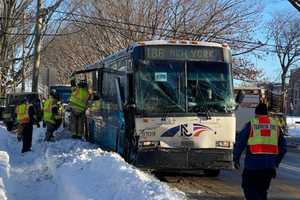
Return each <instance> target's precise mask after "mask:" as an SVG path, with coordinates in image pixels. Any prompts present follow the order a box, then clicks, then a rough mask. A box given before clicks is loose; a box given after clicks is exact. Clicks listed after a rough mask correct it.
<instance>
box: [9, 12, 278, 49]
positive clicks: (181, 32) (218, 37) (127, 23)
mask: <svg viewBox="0 0 300 200" xmlns="http://www.w3.org/2000/svg"><path fill="white" fill-rule="evenodd" d="M54 12H56V13H60V14H67V15H72V16H73V17H74V16H77V17H83V18H88V19H93V20H101V21H106V22H110V23H115V24H121V25H127V26H135V27H138V28H145V29H151V30H152V29H153V28H155V30H160V31H166V32H175V33H178V34H183V35H192V36H199V35H201V34H202V35H204V34H207V36H208V37H209V34H211V33H201V34H200V33H194V32H186V31H174V30H173V29H169V28H159V27H153V26H147V25H141V24H135V23H130V22H124V21H118V20H113V19H108V18H104V17H94V16H89V15H82V14H77V13H73V12H65V11H54ZM11 19H18V18H11ZM27 19H30V20H32V19H35V17H30V18H27ZM56 20H58V21H59V20H60V19H54V21H56ZM73 20H74V19H73ZM73 20H72V19H64V20H62V21H73ZM75 22H80V23H85V24H90V23H91V22H86V21H79V20H77V19H75ZM93 25H99V24H98V23H96V24H95V23H94V24H93ZM101 26H108V25H104V24H101ZM111 27H112V28H119V27H115V26H111ZM126 30H127V29H126ZM151 34H152V33H151ZM50 36H52V35H51V34H50ZM213 38H214V39H217V40H224V41H228V42H238V43H245V44H251V45H257V46H270V47H276V45H273V44H268V43H262V42H260V41H258V42H253V41H247V40H239V39H233V38H225V37H220V36H214V37H213Z"/></svg>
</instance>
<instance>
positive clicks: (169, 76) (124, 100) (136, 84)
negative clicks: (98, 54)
mask: <svg viewBox="0 0 300 200" xmlns="http://www.w3.org/2000/svg"><path fill="white" fill-rule="evenodd" d="M84 73H90V74H91V75H90V76H89V77H91V78H92V87H93V91H97V93H98V94H97V95H96V97H97V98H95V99H93V100H92V101H94V102H97V101H98V103H99V106H98V108H96V109H88V110H87V112H86V113H87V135H88V140H89V141H91V142H94V143H96V144H99V145H100V147H102V148H103V149H106V150H110V151H115V152H118V153H119V154H121V155H122V156H123V157H124V158H125V160H127V161H128V162H130V163H133V164H134V165H135V166H137V167H140V168H144V169H148V170H158V171H159V170H170V171H171V170H204V173H205V174H206V175H208V176H218V174H219V172H220V170H221V169H232V166H233V165H232V161H233V156H232V151H233V145H234V142H235V132H236V131H235V128H236V122H235V121H236V119H235V113H234V111H235V108H236V101H235V100H234V94H233V78H232V58H231V51H230V48H229V47H228V45H227V44H217V43H208V42H198V41H175V40H171V41H165V40H157V41H145V42H137V43H133V44H131V45H130V46H129V47H128V48H126V49H123V50H120V51H118V52H116V53H114V54H112V55H110V56H108V57H106V58H104V59H102V60H100V61H98V62H96V63H95V64H92V65H88V66H86V68H85V69H84V70H81V71H77V72H75V74H84ZM85 77H86V76H85Z"/></svg>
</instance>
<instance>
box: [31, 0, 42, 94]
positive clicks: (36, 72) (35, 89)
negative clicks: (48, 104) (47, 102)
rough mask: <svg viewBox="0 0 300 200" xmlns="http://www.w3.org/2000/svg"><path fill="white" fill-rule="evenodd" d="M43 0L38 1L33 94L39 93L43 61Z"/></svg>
mask: <svg viewBox="0 0 300 200" xmlns="http://www.w3.org/2000/svg"><path fill="white" fill-rule="evenodd" d="M42 12H43V0H37V11H36V26H35V40H34V63H33V70H32V83H31V84H32V88H31V90H32V92H38V81H39V69H40V60H41V54H40V53H41V48H42V44H41V31H42V28H43V14H42Z"/></svg>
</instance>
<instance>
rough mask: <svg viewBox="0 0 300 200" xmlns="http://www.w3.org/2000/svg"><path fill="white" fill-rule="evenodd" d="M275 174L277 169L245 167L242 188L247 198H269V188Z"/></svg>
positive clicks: (255, 199) (254, 199)
mask: <svg viewBox="0 0 300 200" xmlns="http://www.w3.org/2000/svg"><path fill="white" fill-rule="evenodd" d="M275 176H276V170H275V169H265V170H247V169H244V171H243V175H242V188H243V190H244V195H245V198H246V200H267V195H268V189H269V187H270V183H271V180H272V178H273V177H275Z"/></svg>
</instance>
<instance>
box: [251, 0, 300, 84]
mask: <svg viewBox="0 0 300 200" xmlns="http://www.w3.org/2000/svg"><path fill="white" fill-rule="evenodd" d="M261 1H262V4H263V6H264V10H263V13H262V15H263V20H262V24H265V22H268V21H270V20H271V19H272V15H274V13H278V12H280V11H282V12H295V14H299V15H300V13H299V12H298V11H297V10H296V9H295V8H294V7H293V6H292V5H291V4H290V3H289V2H288V0H261ZM265 30H266V29H265V27H263V26H262V27H261V30H257V31H256V32H255V35H254V38H258V39H259V40H260V41H262V42H263V41H266V38H265V36H264V34H262V33H261V32H262V31H265ZM268 43H270V44H272V41H269V42H268ZM250 57H251V60H252V62H253V63H254V64H255V65H256V66H258V67H259V68H260V69H262V70H263V71H264V74H265V76H266V78H267V79H268V80H269V81H272V82H280V69H281V68H280V65H279V60H278V58H277V55H276V54H274V53H269V54H268V55H267V54H265V53H264V54H263V57H264V58H263V59H258V58H255V57H254V56H250ZM299 67H300V66H299Z"/></svg>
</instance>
